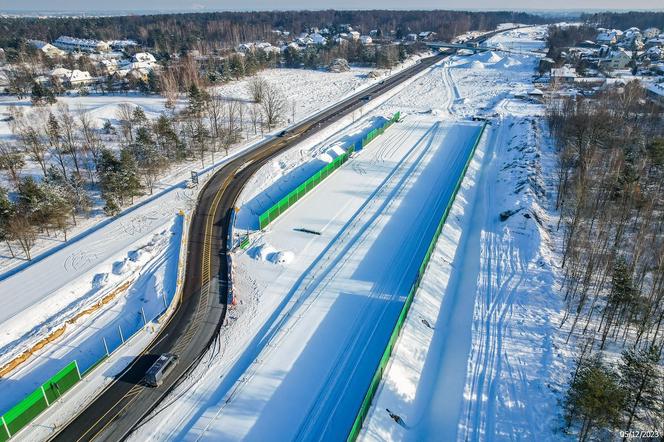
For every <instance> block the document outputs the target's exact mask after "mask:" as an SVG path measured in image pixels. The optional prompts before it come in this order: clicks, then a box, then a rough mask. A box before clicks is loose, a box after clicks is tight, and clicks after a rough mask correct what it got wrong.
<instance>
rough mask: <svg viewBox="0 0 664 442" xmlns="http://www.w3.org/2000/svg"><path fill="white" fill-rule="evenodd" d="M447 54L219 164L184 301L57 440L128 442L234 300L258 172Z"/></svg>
mask: <svg viewBox="0 0 664 442" xmlns="http://www.w3.org/2000/svg"><path fill="white" fill-rule="evenodd" d="M445 55H446V54H444V53H440V54H437V55H435V56H433V57H428V58H425V59H422V60H421V61H420V63H418V64H416V65H414V66H411V67H410V68H407V69H405V70H403V71H401V72H399V73H398V74H395V75H393V76H392V77H389V78H387V79H385V81H383V82H382V83H379V84H376V85H374V86H372V87H369V88H367V89H365V90H363V91H361V92H359V93H357V94H355V95H353V96H351V97H349V98H347V99H345V100H344V101H342V102H341V103H339V104H337V105H336V106H334V107H332V108H330V109H328V110H326V111H323V112H321V113H319V114H316V115H314V116H313V117H311V118H309V119H308V120H305V121H303V122H302V123H299V124H298V125H297V126H295V127H293V128H292V129H291V130H290V131H289V133H288V134H287V135H286V136H285V137H283V138H278V137H277V138H270V139H267V140H266V141H264V142H263V143H260V144H259V145H257V146H256V147H255V148H254V149H252V150H251V151H249V152H246V153H244V154H242V155H240V156H238V157H237V158H235V159H234V160H232V161H230V162H229V163H227V164H226V165H224V166H223V167H222V168H221V169H219V170H218V171H217V172H216V173H215V174H214V175H213V176H212V177H211V178H210V179H209V180H208V182H207V183H206V184H205V186H204V187H203V189H202V190H201V192H200V195H199V198H198V202H197V206H196V209H195V212H194V214H193V216H192V219H191V223H190V230H189V242H188V248H187V270H186V275H185V281H184V287H183V290H182V298H181V302H180V305H179V306H178V308H177V309H176V311H175V312H174V314H173V315H172V316H171V318H170V319H169V320H168V321H167V323H166V324H165V325H164V327H163V328H162V329H161V331H160V332H159V333H158V335H157V336H156V337H155V339H154V341H153V342H152V344H151V345H150V346H149V347H148V348H147V349H145V350H144V351H143V352H142V353H141V354H140V355H139V356H138V357H137V358H136V359H135V360H134V361H133V362H132V364H131V365H130V366H129V367H128V368H127V369H126V370H125V371H124V372H123V373H121V374H120V375H119V376H118V377H117V379H116V380H115V381H114V382H113V383H111V384H110V385H109V386H108V387H107V388H106V390H104V392H103V393H102V394H101V395H99V396H98V397H97V398H96V399H95V400H94V401H93V402H92V403H91V404H89V405H88V406H87V408H85V409H84V410H83V411H82V412H81V413H80V414H79V415H78V416H76V417H75V418H74V419H73V420H72V421H70V422H69V423H68V424H67V425H66V426H65V427H64V428H63V429H62V430H61V431H60V432H59V433H58V434H56V435H55V436H54V437H53V438H52V439H51V440H54V441H68V442H69V441H89V440H98V441H116V440H122V439H124V438H125V437H126V436H127V435H128V434H129V433H130V432H131V430H132V429H133V428H134V427H135V426H136V425H137V424H139V422H140V421H141V420H142V419H143V418H144V417H145V416H146V415H147V414H148V413H150V411H152V410H153V409H154V408H155V407H156V406H157V405H158V404H159V402H160V401H161V400H162V399H163V398H164V397H165V395H166V394H167V393H168V392H169V391H171V390H172V389H173V387H174V386H175V385H177V383H178V382H179V381H180V380H181V379H183V378H184V377H185V376H187V375H188V373H189V371H190V369H191V368H192V367H194V366H195V365H196V363H197V362H198V361H199V360H200V358H201V357H202V356H203V355H204V354H205V352H206V351H207V349H208V348H209V347H210V346H213V345H215V340H216V337H217V336H218V334H219V330H220V328H221V326H222V324H223V322H224V318H225V314H226V301H227V297H228V290H227V284H228V267H227V255H226V248H227V244H226V240H227V237H228V224H229V214H230V211H231V210H232V208H233V207H234V206H235V201H236V199H237V197H238V196H239V194H240V192H241V190H242V188H243V187H244V185H245V184H246V182H247V181H248V180H249V178H251V176H252V175H253V174H254V173H255V172H256V171H257V170H258V169H259V168H260V167H261V166H263V165H264V164H265V163H266V162H268V161H269V160H270V159H271V158H273V157H274V156H276V155H278V154H279V153H281V152H283V151H284V150H286V149H288V148H290V147H292V146H293V145H294V144H296V143H299V142H300V141H302V140H304V139H305V138H307V137H308V136H310V135H312V134H314V133H316V132H317V131H319V130H321V129H323V128H324V127H326V126H328V125H330V124H332V123H334V122H335V121H337V120H339V119H340V118H342V117H343V116H345V115H347V114H349V113H350V112H352V111H354V110H356V109H357V108H359V107H361V106H362V105H364V104H366V102H367V99H366V96H367V95H371V96H372V99H373V98H375V97H377V96H379V95H381V94H383V93H384V92H386V91H388V90H390V89H392V88H393V87H394V86H396V85H397V84H399V83H401V82H403V81H404V80H406V79H407V78H409V77H411V76H413V75H415V74H417V73H419V72H421V71H423V70H424V69H426V68H428V67H429V66H431V65H432V64H434V63H436V62H437V61H440V59H441V58H442V57H444V56H445ZM163 353H175V354H177V355H178V356H179V362H178V365H177V366H176V367H175V369H174V370H173V371H172V372H171V373H170V374H169V375H168V376H167V377H166V379H165V380H164V383H163V384H162V385H161V386H160V387H158V388H150V387H147V386H145V385H144V384H143V376H144V375H145V372H146V370H147V369H148V368H149V367H150V366H151V365H152V363H153V362H154V361H155V360H156V358H157V357H158V356H159V355H161V354H163Z"/></svg>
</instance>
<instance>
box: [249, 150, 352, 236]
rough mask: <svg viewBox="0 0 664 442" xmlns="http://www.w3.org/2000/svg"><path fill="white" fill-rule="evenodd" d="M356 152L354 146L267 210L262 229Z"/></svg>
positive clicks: (262, 219)
mask: <svg viewBox="0 0 664 442" xmlns="http://www.w3.org/2000/svg"><path fill="white" fill-rule="evenodd" d="M354 151H355V145H352V146H351V147H350V148H349V149H348V150H347V151H346V152H344V153H343V154H341V155H339V156H338V157H336V158H335V159H334V160H333V161H332V162H331V163H329V164H326V165H325V167H323V168H322V169H321V170H319V171H318V172H316V173H315V174H313V176H311V177H310V178H309V179H307V180H306V181H305V182H304V183H302V184H300V185H299V186H297V187H296V188H295V189H294V190H292V191H291V192H289V193H288V195H286V196H285V197H283V198H282V199H280V200H279V201H277V203H276V204H275V205H273V206H272V207H270V208H269V209H267V210H266V211H265V212H263V213H262V214H261V215H260V216H259V217H258V224H259V225H260V228H261V229H264V228H265V227H267V225H268V224H270V223H271V222H272V221H274V220H275V219H277V217H278V216H279V215H281V214H282V213H284V212H285V211H286V210H287V209H288V208H289V207H290V206H292V205H293V204H295V203H296V202H297V201H299V200H300V198H302V197H303V196H304V195H306V194H307V193H309V191H310V190H311V189H313V188H314V187H316V186H317V185H318V184H320V182H321V181H323V180H324V179H325V178H327V177H328V176H330V175H331V174H332V172H334V171H335V170H337V169H338V168H339V167H341V165H342V164H343V163H345V162H346V161H348V158H349V157H350V155H351V154H352V153H353V152H354Z"/></svg>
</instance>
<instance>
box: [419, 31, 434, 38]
mask: <svg viewBox="0 0 664 442" xmlns="http://www.w3.org/2000/svg"><path fill="white" fill-rule="evenodd" d="M435 36H436V33H435V32H431V31H423V32H420V33H419V34H418V35H417V39H418V40H431V39H433V38H434V37H435Z"/></svg>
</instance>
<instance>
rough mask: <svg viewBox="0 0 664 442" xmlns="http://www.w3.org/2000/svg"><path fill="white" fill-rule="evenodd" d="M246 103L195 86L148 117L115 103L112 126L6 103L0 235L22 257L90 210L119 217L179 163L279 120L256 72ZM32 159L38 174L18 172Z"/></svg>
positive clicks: (278, 108) (269, 89) (223, 148)
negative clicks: (98, 206) (99, 206)
mask: <svg viewBox="0 0 664 442" xmlns="http://www.w3.org/2000/svg"><path fill="white" fill-rule="evenodd" d="M247 93H248V95H249V96H251V97H252V99H251V100H250V101H242V100H236V99H229V98H227V97H225V96H223V95H221V94H219V93H218V91H216V90H215V89H214V88H209V89H208V88H199V87H198V86H197V84H196V83H192V84H190V86H189V89H188V91H187V94H186V99H185V100H184V103H183V105H181V106H179V108H178V109H176V108H175V106H174V105H173V106H172V107H170V108H167V109H166V111H165V112H163V113H161V114H160V115H159V116H158V117H157V118H155V119H150V118H148V117H147V116H146V114H145V112H144V110H143V109H142V108H141V107H140V106H137V105H133V104H129V103H123V104H120V105H119V106H118V109H117V114H116V116H115V119H114V121H115V124H113V123H112V122H111V120H106V122H105V124H104V125H103V127H101V128H98V127H95V124H94V122H93V119H92V117H91V116H90V115H89V114H88V113H87V112H78V113H75V112H72V111H71V110H70V108H69V107H68V106H67V105H66V104H63V103H59V104H58V105H57V106H40V107H37V108H36V110H35V111H34V112H32V113H31V114H26V113H24V111H22V110H21V108H18V107H12V108H10V114H11V116H10V128H11V131H12V133H13V135H14V139H13V140H11V141H3V142H0V170H1V171H4V172H5V174H6V175H7V177H8V179H9V181H10V183H11V185H12V189H4V188H2V187H1V186H0V241H4V242H5V243H6V245H7V247H8V249H9V251H10V253H11V255H12V257H15V256H18V255H17V254H16V252H17V247H18V248H19V249H21V250H22V251H23V256H24V257H25V258H26V259H31V250H32V248H33V246H34V245H35V243H36V240H37V238H38V235H39V234H46V235H49V236H51V235H52V234H53V233H54V232H61V233H62V234H63V235H64V240H65V241H66V240H67V232H68V231H69V230H70V229H71V228H72V226H75V225H76V223H77V218H80V217H87V216H89V215H90V213H91V211H92V210H93V209H94V208H95V207H94V204H93V201H94V200H95V197H96V196H97V195H99V196H101V199H102V200H103V211H104V213H105V214H106V215H108V216H114V215H117V214H118V213H119V212H120V211H121V210H122V208H123V207H125V206H127V205H130V204H132V203H133V202H134V199H135V198H136V197H138V196H141V195H145V194H148V193H149V194H152V193H153V191H154V189H155V186H156V185H157V183H158V181H159V179H160V178H161V177H162V176H164V174H165V173H166V172H167V171H168V170H169V169H170V168H171V167H172V166H173V165H176V164H178V163H181V162H182V161H185V160H195V159H198V160H200V162H201V165H202V166H204V165H205V162H206V159H208V158H211V160H212V161H213V162H214V161H215V156H216V155H217V154H219V153H222V152H223V154H225V155H228V153H229V150H230V148H231V146H233V145H234V144H235V143H238V142H240V141H241V140H242V139H243V138H244V137H246V136H251V135H252V134H253V135H258V134H259V133H261V134H262V133H263V131H265V130H271V129H272V128H274V127H275V126H277V125H278V124H280V123H281V122H282V121H285V119H286V114H287V111H288V102H287V101H286V99H285V98H284V96H283V94H282V93H281V92H280V91H279V90H278V89H276V88H275V87H274V85H272V84H271V83H269V82H268V81H267V80H265V79H263V78H261V77H258V76H256V77H254V78H253V79H252V80H251V81H250V82H249V83H248V85H247ZM28 162H30V163H31V164H32V165H33V166H37V167H38V169H39V170H40V172H41V174H40V175H41V176H37V177H34V176H31V175H27V176H23V171H24V169H25V168H26V166H28Z"/></svg>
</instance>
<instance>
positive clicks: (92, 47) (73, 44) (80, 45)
mask: <svg viewBox="0 0 664 442" xmlns="http://www.w3.org/2000/svg"><path fill="white" fill-rule="evenodd" d="M53 44H54V45H55V46H56V47H58V48H60V49H62V50H64V51H83V52H108V51H109V50H110V46H109V45H108V43H106V42H105V41H101V40H88V39H85V38H74V37H67V36H65V35H63V36H61V37H58V39H57V40H55V41H54V42H53Z"/></svg>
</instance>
